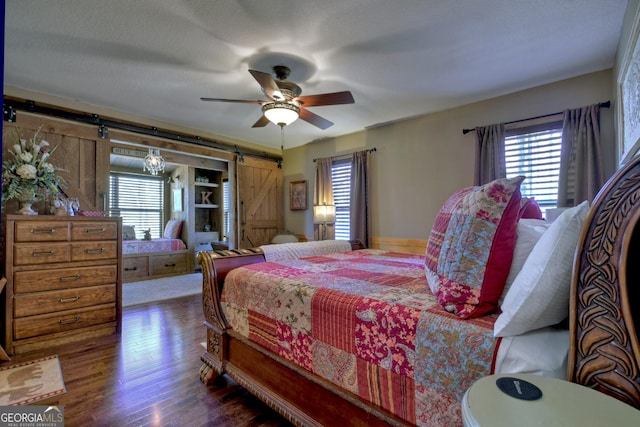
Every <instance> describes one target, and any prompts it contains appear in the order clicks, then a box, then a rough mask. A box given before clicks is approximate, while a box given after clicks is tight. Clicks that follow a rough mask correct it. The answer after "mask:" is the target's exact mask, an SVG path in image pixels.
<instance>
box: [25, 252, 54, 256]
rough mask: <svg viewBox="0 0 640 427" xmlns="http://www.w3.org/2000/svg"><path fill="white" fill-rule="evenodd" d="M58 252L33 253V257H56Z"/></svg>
mask: <svg viewBox="0 0 640 427" xmlns="http://www.w3.org/2000/svg"><path fill="white" fill-rule="evenodd" d="M55 254H56V251H47V252H35V251H34V252H31V256H51V255H55Z"/></svg>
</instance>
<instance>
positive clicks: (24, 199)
mask: <svg viewBox="0 0 640 427" xmlns="http://www.w3.org/2000/svg"><path fill="white" fill-rule="evenodd" d="M35 202H36V190H35V188H25V189H23V190H22V192H21V193H20V195H19V196H18V203H19V205H20V209H18V212H17V214H19V215H38V212H36V211H34V210H33V208H32V207H31V206H32V205H33V204H34V203H35Z"/></svg>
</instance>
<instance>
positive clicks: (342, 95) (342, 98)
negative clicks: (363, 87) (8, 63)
mask: <svg viewBox="0 0 640 427" xmlns="http://www.w3.org/2000/svg"><path fill="white" fill-rule="evenodd" d="M295 100H296V101H297V102H299V103H301V104H302V105H303V106H305V107H315V106H321V105H338V104H353V103H354V102H355V101H354V100H353V95H351V92H349V91H348V90H347V91H344V92H333V93H323V94H320V95H307V96H299V97H297V98H296V99H295Z"/></svg>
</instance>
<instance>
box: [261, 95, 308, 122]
mask: <svg viewBox="0 0 640 427" xmlns="http://www.w3.org/2000/svg"><path fill="white" fill-rule="evenodd" d="M262 113H263V114H264V116H265V117H266V118H267V119H269V121H270V122H271V123H273V124H275V125H278V126H288V125H290V124H291V123H293V122H295V121H296V120H297V119H298V117H300V108H298V106H297V105H295V104H291V103H289V102H277V101H276V102H269V103H267V104H264V105H263V106H262Z"/></svg>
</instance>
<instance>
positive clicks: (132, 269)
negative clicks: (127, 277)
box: [124, 267, 138, 271]
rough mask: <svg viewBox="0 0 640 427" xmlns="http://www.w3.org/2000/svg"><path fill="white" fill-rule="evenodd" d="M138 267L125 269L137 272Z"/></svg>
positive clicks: (125, 269)
mask: <svg viewBox="0 0 640 427" xmlns="http://www.w3.org/2000/svg"><path fill="white" fill-rule="evenodd" d="M137 269H138V267H125V268H124V271H136V270H137Z"/></svg>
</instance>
